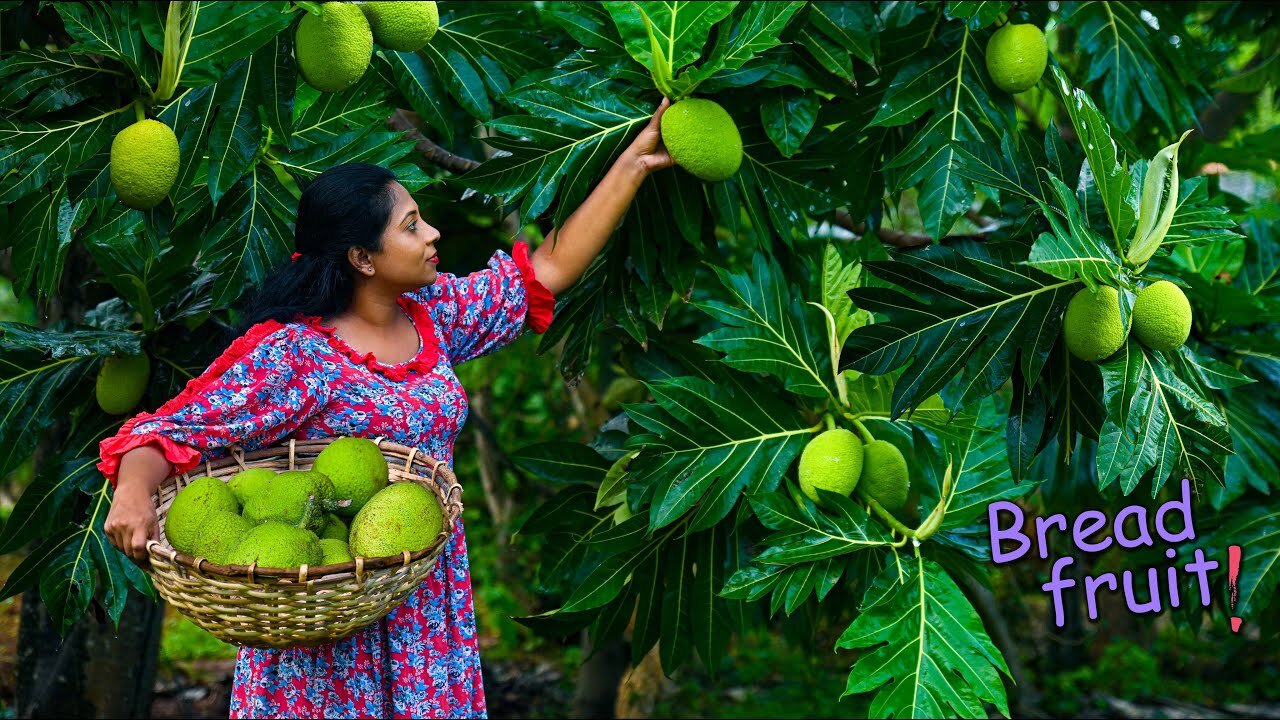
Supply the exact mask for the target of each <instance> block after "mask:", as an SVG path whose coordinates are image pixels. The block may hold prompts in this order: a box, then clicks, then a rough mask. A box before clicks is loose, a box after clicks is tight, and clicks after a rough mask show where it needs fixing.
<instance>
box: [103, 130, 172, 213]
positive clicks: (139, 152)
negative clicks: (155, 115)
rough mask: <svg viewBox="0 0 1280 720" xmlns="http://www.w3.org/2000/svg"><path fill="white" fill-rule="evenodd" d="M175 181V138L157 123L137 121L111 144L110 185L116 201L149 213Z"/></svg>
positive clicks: (167, 192) (122, 131)
mask: <svg viewBox="0 0 1280 720" xmlns="http://www.w3.org/2000/svg"><path fill="white" fill-rule="evenodd" d="M177 179H178V136H177V135H174V134H173V130H170V129H169V126H168V125H165V124H164V123H162V122H160V121H159V120H139V121H138V122H136V123H134V124H132V125H130V126H129V127H127V128H125V129H123V130H121V131H120V132H119V133H117V134H116V136H115V139H114V140H112V141H111V186H112V187H114V188H115V189H116V195H117V196H119V197H120V202H122V203H124V204H125V205H127V206H129V207H131V208H135V209H138V210H150V209H151V208H153V207H155V206H156V205H159V204H160V201H161V200H164V199H165V196H167V195H168V194H169V190H170V189H172V187H173V181H174V180H177Z"/></svg>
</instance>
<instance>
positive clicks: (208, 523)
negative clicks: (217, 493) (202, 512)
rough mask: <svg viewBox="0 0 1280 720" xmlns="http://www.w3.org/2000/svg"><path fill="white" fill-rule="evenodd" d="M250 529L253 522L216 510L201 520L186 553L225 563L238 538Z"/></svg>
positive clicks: (219, 563) (233, 550)
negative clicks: (199, 526)
mask: <svg viewBox="0 0 1280 720" xmlns="http://www.w3.org/2000/svg"><path fill="white" fill-rule="evenodd" d="M252 529H253V524H252V523H250V522H249V521H248V520H245V519H244V518H242V517H240V516H239V515H237V514H235V513H233V512H227V511H226V510H218V511H217V512H214V513H211V514H210V515H209V516H208V517H206V518H205V519H204V520H203V525H202V526H201V528H200V531H199V533H197V535H196V539H195V544H194V545H193V546H192V548H191V552H190V553H188V554H189V555H191V556H192V557H202V558H205V559H207V560H208V561H209V562H211V563H217V564H218V565H226V564H228V563H230V562H231V555H232V553H234V552H235V549H236V547H237V546H238V545H239V544H240V540H242V539H243V538H244V536H245V534H246V533H248V532H249V531H250V530H252Z"/></svg>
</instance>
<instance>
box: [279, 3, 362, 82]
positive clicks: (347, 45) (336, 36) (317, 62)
mask: <svg viewBox="0 0 1280 720" xmlns="http://www.w3.org/2000/svg"><path fill="white" fill-rule="evenodd" d="M320 9H321V10H322V11H323V15H322V16H317V15H314V14H312V13H304V14H303V17H302V21H301V22H299V23H298V35H297V48H296V51H295V55H296V56H297V59H298V72H300V73H302V79H303V80H306V81H307V84H308V85H310V86H311V87H313V88H315V89H317V90H319V91H321V92H341V91H343V90H346V89H347V88H349V87H351V86H352V85H355V84H356V81H358V80H359V79H360V78H361V76H363V75H364V73H365V70H367V69H368V68H369V59H370V58H372V57H373V32H372V31H371V30H370V29H369V21H368V20H365V19H364V13H363V12H361V11H360V8H359V7H358V6H356V5H352V4H350V3H342V2H327V3H325V4H323V5H321V6H320Z"/></svg>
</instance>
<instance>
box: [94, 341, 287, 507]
mask: <svg viewBox="0 0 1280 720" xmlns="http://www.w3.org/2000/svg"><path fill="white" fill-rule="evenodd" d="M283 327H284V325H282V324H280V323H279V322H277V321H275V320H266V321H263V322H260V323H258V324H257V325H254V326H253V327H251V328H249V330H248V331H247V332H245V334H244V335H242V336H240V337H238V338H236V339H235V340H234V341H233V342H232V343H231V345H229V346H228V347H227V349H226V350H224V351H223V352H222V354H221V355H219V356H218V359H216V360H214V361H213V363H212V364H210V365H209V368H208V369H207V370H205V371H204V372H203V373H201V374H200V376H199V377H194V378H191V379H190V380H188V381H187V384H186V386H185V387H183V389H182V392H180V393H178V394H177V395H175V396H174V397H173V398H171V399H170V400H169V401H168V402H166V403H165V404H163V405H161V406H160V407H159V408H157V409H156V411H155V412H153V413H149V412H140V413H138V414H137V415H134V416H133V417H131V418H129V419H128V420H127V421H125V423H124V425H121V426H120V430H119V431H118V432H117V433H116V434H115V435H114V436H112V437H109V438H107V439H105V440H103V441H102V442H100V443H98V451H99V454H100V455H101V457H102V461H101V462H99V463H98V470H100V471H101V472H102V474H103V475H104V476H106V478H107V479H108V480H110V481H111V486H112V487H115V485H116V481H117V480H118V478H119V474H120V458H121V457H123V456H124V454H125V453H127V452H129V451H130V450H133V449H134V448H138V447H141V446H143V445H149V444H152V443H154V444H156V445H159V446H160V449H161V450H162V451H164V456H165V459H166V460H168V461H169V464H170V465H172V466H173V467H172V469H171V471H170V472H171V473H172V472H186V471H188V470H191V469H192V468H194V467H196V466H197V465H199V464H200V458H201V453H200V451H199V450H197V449H195V448H193V447H191V446H190V445H183V444H182V443H179V442H175V441H173V440H170V439H169V438H167V437H165V436H163V435H160V434H158V433H138V434H134V433H133V428H134V426H136V425H137V424H138V423H140V422H145V421H147V420H151V419H153V418H156V417H159V416H162V415H170V414H172V413H174V412H177V411H178V410H179V409H180V408H182V406H184V405H186V404H187V402H188V401H190V400H191V398H192V397H194V396H195V395H197V394H199V393H200V392H201V391H203V390H204V389H205V388H206V387H208V386H209V385H210V384H211V383H213V382H216V381H217V380H218V378H221V377H222V375H223V373H225V372H226V371H227V370H229V369H231V366H232V365H235V364H236V363H237V362H239V361H240V358H242V357H244V356H245V355H247V354H249V353H250V352H252V351H253V349H254V348H256V347H257V346H258V345H259V344H260V343H261V342H262V340H263V338H265V337H267V336H268V335H270V334H272V333H274V332H276V331H277V330H280V329H281V328H283Z"/></svg>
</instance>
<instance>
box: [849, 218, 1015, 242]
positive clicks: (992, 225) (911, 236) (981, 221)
mask: <svg viewBox="0 0 1280 720" xmlns="http://www.w3.org/2000/svg"><path fill="white" fill-rule="evenodd" d="M965 217H967V218H969V219H970V220H971V221H973V223H974V224H975V225H978V226H979V227H980V228H981V230H980V231H979V232H977V233H973V234H968V235H947V236H946V237H944V238H943V239H944V240H986V239H987V234H988V233H990V232H991V231H992V230H995V229H996V228H997V227H999V226H1000V223H999V222H998V221H996V220H995V219H994V218H989V217H987V216H985V215H979V214H977V213H976V212H973V211H972V210H970V211H969V212H967V213H965ZM835 223H836V224H837V225H839V226H840V227H842V228H844V229H845V230H848V231H849V232H851V233H853V234H855V235H857V236H859V237H861V236H863V235H866V234H867V224H866V223H864V222H854V219H853V216H852V215H850V214H849V213H848V211H845V210H837V211H836V214H835ZM876 235H878V236H879V237H880V242H882V243H884V244H886V245H892V246H894V247H899V248H913V247H924V246H925V245H929V244H930V243H932V242H933V238H931V237H929V236H928V235H925V234H924V233H910V232H905V231H903V230H894V229H892V228H885V227H881V228H876Z"/></svg>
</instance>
